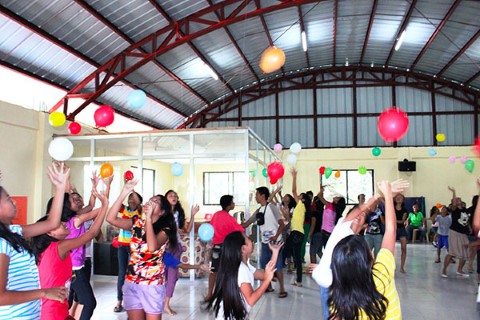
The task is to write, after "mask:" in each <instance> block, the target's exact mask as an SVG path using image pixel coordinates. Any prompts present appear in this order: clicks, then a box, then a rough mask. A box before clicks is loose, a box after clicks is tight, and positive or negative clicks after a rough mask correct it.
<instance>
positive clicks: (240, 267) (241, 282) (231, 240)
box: [205, 231, 283, 320]
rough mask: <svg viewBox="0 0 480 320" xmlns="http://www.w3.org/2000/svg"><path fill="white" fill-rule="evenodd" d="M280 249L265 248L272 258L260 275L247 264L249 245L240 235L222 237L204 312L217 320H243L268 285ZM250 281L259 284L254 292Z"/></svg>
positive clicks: (236, 233) (275, 247)
mask: <svg viewBox="0 0 480 320" xmlns="http://www.w3.org/2000/svg"><path fill="white" fill-rule="evenodd" d="M282 245H283V244H282V243H279V244H272V243H270V244H269V247H270V250H272V258H271V260H270V261H269V262H268V263H267V266H266V268H265V271H263V270H260V269H255V268H254V267H253V266H252V265H251V264H250V263H249V261H248V259H249V257H250V256H251V255H252V253H253V244H252V241H251V240H250V239H249V238H247V236H245V234H244V233H242V232H240V231H234V232H232V233H230V234H229V235H228V236H226V237H225V240H224V242H223V246H222V254H221V256H220V265H219V268H218V272H217V277H216V279H215V289H214V291H213V295H212V297H211V298H210V299H208V300H206V302H205V303H206V305H207V307H206V308H207V310H213V312H214V313H215V317H216V319H217V320H220V319H225V320H243V319H246V318H247V316H248V313H249V312H250V309H251V308H252V307H253V306H254V305H255V303H257V301H258V300H260V298H261V297H262V295H263V294H264V293H265V291H266V290H267V288H268V285H269V284H270V281H272V278H273V274H274V273H275V270H276V269H275V265H276V263H277V258H278V252H279V250H280V248H281V247H282ZM254 280H262V283H261V284H260V286H259V287H258V288H257V289H255V290H254V289H253V282H254Z"/></svg>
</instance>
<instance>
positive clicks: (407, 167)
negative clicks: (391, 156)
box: [398, 159, 417, 172]
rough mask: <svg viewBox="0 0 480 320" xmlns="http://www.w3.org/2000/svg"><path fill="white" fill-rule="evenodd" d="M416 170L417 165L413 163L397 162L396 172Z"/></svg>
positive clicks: (406, 161)
mask: <svg viewBox="0 0 480 320" xmlns="http://www.w3.org/2000/svg"><path fill="white" fill-rule="evenodd" d="M416 170H417V163H416V162H415V161H408V160H407V159H405V160H403V161H398V171H409V172H414V171H416Z"/></svg>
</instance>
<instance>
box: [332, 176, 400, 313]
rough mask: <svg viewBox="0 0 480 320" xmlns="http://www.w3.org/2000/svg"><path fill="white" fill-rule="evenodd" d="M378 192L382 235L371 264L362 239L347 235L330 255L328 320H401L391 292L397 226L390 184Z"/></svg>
mask: <svg viewBox="0 0 480 320" xmlns="http://www.w3.org/2000/svg"><path fill="white" fill-rule="evenodd" d="M378 188H379V189H380V191H381V192H382V194H383V196H384V197H385V235H384V237H383V241H382V248H381V249H380V251H379V252H378V255H377V258H376V259H375V260H374V258H373V255H372V251H371V250H370V248H369V247H368V244H367V242H366V240H365V238H364V237H362V236H360V235H350V236H347V237H346V238H344V239H342V240H340V242H338V244H337V245H336V246H335V249H334V250H333V254H332V261H331V269H332V276H333V281H332V286H331V287H330V297H329V299H328V306H329V308H330V311H331V314H330V318H329V319H344V320H350V319H352V320H353V319H355V320H357V319H375V320H380V319H401V318H402V313H401V308H400V299H399V297H398V293H397V290H396V288H395V258H394V252H395V240H396V230H397V222H396V216H395V209H394V206H393V196H392V187H391V184H390V182H388V181H381V182H379V183H378Z"/></svg>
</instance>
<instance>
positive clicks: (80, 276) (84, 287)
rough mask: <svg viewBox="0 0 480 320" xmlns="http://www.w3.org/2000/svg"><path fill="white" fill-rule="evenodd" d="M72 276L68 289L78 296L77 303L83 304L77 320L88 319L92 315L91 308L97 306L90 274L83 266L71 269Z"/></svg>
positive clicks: (93, 308)
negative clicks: (78, 268)
mask: <svg viewBox="0 0 480 320" xmlns="http://www.w3.org/2000/svg"><path fill="white" fill-rule="evenodd" d="M73 273H74V278H73V279H72V284H71V286H70V290H72V291H73V293H74V294H75V295H76V296H77V297H78V303H80V304H83V309H82V314H81V315H80V319H79V320H89V319H90V318H91V317H92V315H93V310H95V308H96V307H97V300H96V299H95V295H94V293H93V289H92V286H91V285H90V281H89V278H90V274H89V273H88V270H86V268H85V267H83V268H82V269H80V270H75V271H73Z"/></svg>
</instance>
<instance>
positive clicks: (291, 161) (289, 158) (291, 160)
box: [287, 154, 297, 165]
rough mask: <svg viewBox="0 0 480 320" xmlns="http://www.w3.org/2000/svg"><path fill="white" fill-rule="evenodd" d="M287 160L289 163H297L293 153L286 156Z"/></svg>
mask: <svg viewBox="0 0 480 320" xmlns="http://www.w3.org/2000/svg"><path fill="white" fill-rule="evenodd" d="M287 162H288V163H289V164H291V165H294V164H295V163H297V156H296V155H294V154H289V155H288V157H287Z"/></svg>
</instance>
